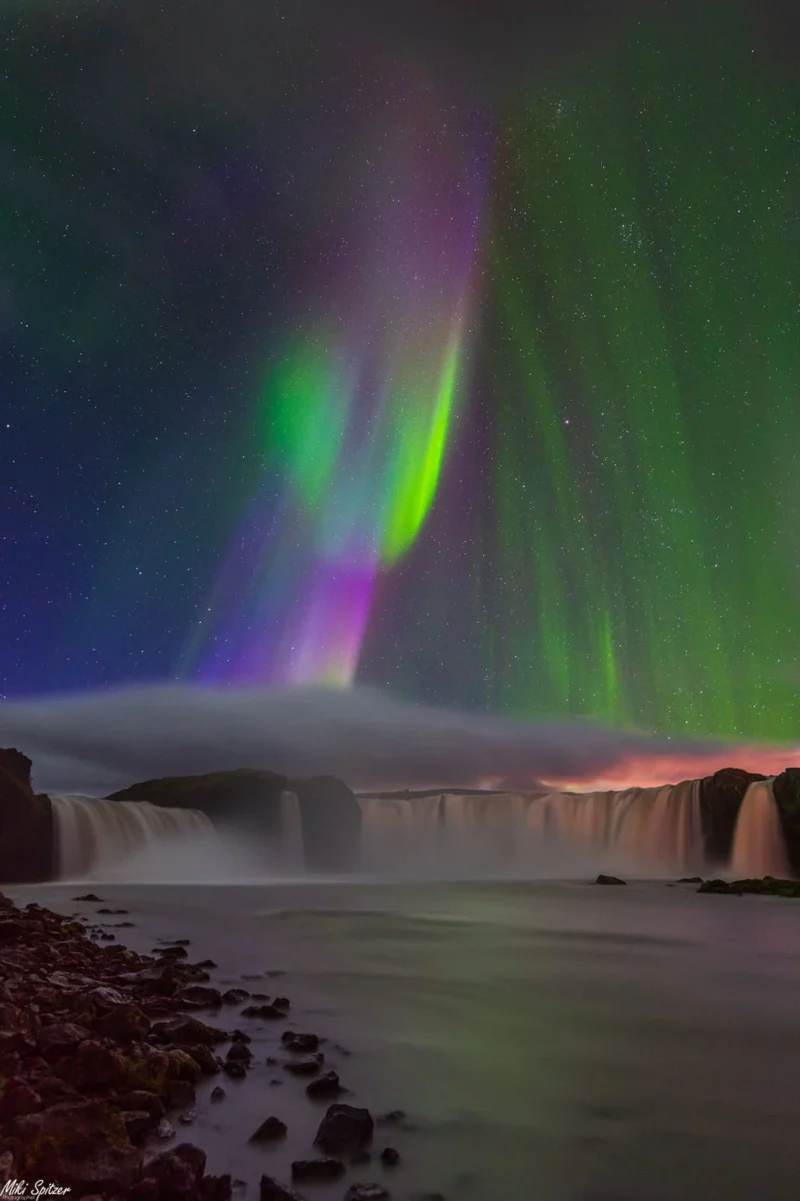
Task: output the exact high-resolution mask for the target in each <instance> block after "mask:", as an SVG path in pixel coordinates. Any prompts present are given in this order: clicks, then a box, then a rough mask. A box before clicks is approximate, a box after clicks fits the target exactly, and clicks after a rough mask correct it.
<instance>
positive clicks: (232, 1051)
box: [226, 1041, 253, 1063]
mask: <svg viewBox="0 0 800 1201" xmlns="http://www.w3.org/2000/svg"><path fill="white" fill-rule="evenodd" d="M252 1058H253V1052H252V1051H251V1050H250V1048H249V1047H248V1045H247V1043H243V1042H238V1041H237V1042H235V1043H232V1044H231V1045H230V1047H229V1048H228V1054H227V1056H226V1061H227V1062H228V1063H233V1062H234V1061H238V1062H239V1063H249V1062H250V1060H251V1059H252Z"/></svg>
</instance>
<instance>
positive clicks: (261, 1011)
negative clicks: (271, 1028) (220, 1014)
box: [242, 1005, 285, 1021]
mask: <svg viewBox="0 0 800 1201" xmlns="http://www.w3.org/2000/svg"><path fill="white" fill-rule="evenodd" d="M284 1016H285V1014H284V1012H283V1010H282V1009H276V1008H275V1006H274V1005H246V1006H245V1007H244V1009H243V1010H242V1017H243V1018H264V1019H265V1020H266V1021H281V1020H282V1019H283V1018H284Z"/></svg>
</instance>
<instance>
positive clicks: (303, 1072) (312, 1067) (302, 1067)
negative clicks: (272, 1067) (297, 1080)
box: [283, 1055, 323, 1076]
mask: <svg viewBox="0 0 800 1201" xmlns="http://www.w3.org/2000/svg"><path fill="white" fill-rule="evenodd" d="M322 1061H323V1056H322V1055H303V1056H301V1057H300V1058H299V1059H290V1060H288V1061H287V1062H286V1063H285V1064H284V1065H283V1069H284V1071H285V1072H291V1074H292V1075H293V1076H316V1074H317V1073H318V1072H319V1069H320V1064H321V1063H322Z"/></svg>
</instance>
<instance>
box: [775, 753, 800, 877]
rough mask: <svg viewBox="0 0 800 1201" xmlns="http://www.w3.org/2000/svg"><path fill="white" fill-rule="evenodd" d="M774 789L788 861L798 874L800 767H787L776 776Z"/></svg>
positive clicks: (799, 866) (799, 868)
mask: <svg viewBox="0 0 800 1201" xmlns="http://www.w3.org/2000/svg"><path fill="white" fill-rule="evenodd" d="M774 790H775V800H776V801H777V802H778V808H779V809H780V812H781V822H782V824H783V834H784V837H785V839H786V850H787V852H788V855H789V863H790V864H791V866H792V870H793V871H794V872H795V873H796V874H797V875H798V876H800V767H787V768H786V769H785V770H784V771H782V772H781V774H780V775H779V776H776V777H775V785H774Z"/></svg>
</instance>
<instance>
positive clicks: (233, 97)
mask: <svg viewBox="0 0 800 1201" xmlns="http://www.w3.org/2000/svg"><path fill="white" fill-rule="evenodd" d="M190 7H191V6H190ZM302 7H303V6H300V8H302ZM501 7H502V6H501ZM145 8H146V12H147V19H148V20H156V18H155V17H154V16H153V13H151V12H150V10H149V7H147V6H145ZM145 8H143V12H142V14H140V15H138V16H137V17H136V18H134V17H132V16H131V15H130V14H128V15H124V14H123V11H122V9H119V10H117V9H115V8H114V7H113V6H112V7H111V8H110V10H109V12H110V14H111V15H106V16H105V17H102V16H99V15H97V14H94V13H92V12H90V11H89V9H88V6H87V8H86V9H84V8H83V7H82V6H81V5H77V6H76V9H75V10H74V15H73V17H72V18H70V22H69V24H68V25H67V22H66V18H65V19H63V20H56V19H55V18H54V17H52V15H48V14H47V9H46V6H45V8H44V9H43V8H37V9H32V10H31V12H30V13H29V14H28V15H27V16H23V17H14V18H13V21H12V19H11V18H4V19H5V20H7V21H8V24H9V29H10V30H12V32H13V38H12V44H13V45H12V52H11V53H10V55H9V67H8V87H9V89H10V94H9V95H10V98H9V103H8V104H7V105H6V106H5V111H4V114H3V115H2V117H0V120H2V121H3V122H4V136H5V144H6V147H7V151H6V154H7V162H8V171H7V175H8V179H9V187H8V188H7V194H6V196H5V200H4V209H5V214H4V220H3V223H2V226H0V239H2V242H1V244H2V271H3V276H2V281H3V282H2V293H1V295H2V298H3V303H2V313H1V314H0V315H1V316H2V337H3V342H2V364H3V366H2V370H3V378H4V382H5V385H6V386H5V388H4V398H5V403H4V410H5V417H4V420H3V421H2V423H0V434H2V435H3V444H4V456H3V460H4V475H5V478H4V480H3V485H2V486H3V489H4V496H5V501H4V510H5V520H4V527H5V528H4V541H3V546H4V562H5V565H6V568H7V570H6V572H5V573H4V575H5V578H4V580H3V582H2V585H0V588H2V599H0V606H2V612H3V617H4V624H3V648H4V649H3V656H2V660H1V661H0V690H2V692H3V694H4V695H6V696H19V695H29V694H32V693H42V692H49V691H55V690H62V689H87V688H91V687H93V686H97V685H103V684H109V683H112V684H116V683H125V682H137V681H153V680H170V679H177V680H181V681H184V682H187V681H192V680H197V681H200V682H203V683H215V684H220V685H227V684H235V685H241V684H277V685H283V684H313V683H324V684H333V685H337V686H339V687H341V686H346V685H348V684H351V683H354V682H355V683H362V684H366V685H374V686H378V687H380V688H383V689H386V690H388V691H389V692H393V693H396V694H398V695H400V696H403V697H407V698H410V699H418V700H421V701H426V702H430V703H440V704H446V705H451V706H459V707H461V708H464V709H469V710H473V711H475V710H477V711H488V712H490V713H495V714H503V715H509V716H514V717H590V718H598V719H601V720H602V721H603V722H605V723H608V724H611V725H614V726H619V727H622V728H624V729H631V730H643V731H648V732H650V731H652V732H655V733H659V734H664V735H675V736H679V735H697V736H700V737H706V736H708V737H712V736H719V737H723V738H730V739H734V740H739V741H741V742H747V743H750V742H756V741H766V742H773V743H774V742H795V743H796V741H797V730H798V726H799V725H800V703H799V702H798V688H799V687H800V651H798V645H800V629H799V628H798V599H797V598H798V597H799V596H800V542H799V541H798V537H799V535H798V530H800V489H799V488H798V484H797V482H796V478H795V477H796V474H797V468H796V463H797V461H798V456H800V422H799V421H798V417H799V416H800V290H799V288H798V283H799V281H800V259H799V258H798V252H799V251H800V231H799V230H798V225H797V197H798V183H799V182H800V180H799V178H798V167H799V166H800V116H798V114H799V113H800V107H798V101H799V100H800V94H799V93H800V83H798V81H797V78H796V73H795V75H794V76H793V74H792V71H791V69H790V67H789V66H788V65H787V61H786V57H789V56H786V57H785V56H784V52H785V49H786V38H785V36H783V35H782V33H781V30H783V31H784V33H785V28H786V27H784V26H781V25H780V23H779V22H778V20H777V16H778V15H779V13H780V12H781V11H782V10H781V6H780V5H779V4H778V3H777V0H776V3H774V4H772V5H771V6H770V5H767V6H766V8H759V7H758V6H756V5H755V4H752V5H748V4H742V5H738V6H733V7H732V6H726V7H725V8H724V10H723V9H722V8H717V7H708V8H704V9H703V10H702V12H699V13H698V11H696V10H695V11H691V12H690V11H689V10H688V9H685V8H684V7H683V6H682V5H680V4H675V5H674V6H671V7H670V6H667V10H666V11H665V13H664V14H662V15H658V14H656V15H651V16H648V17H647V19H642V20H629V19H626V20H623V21H621V24H620V27H619V29H617V28H616V27H615V29H614V33H613V36H611V34H610V33H609V36H608V38H604V39H600V40H599V41H598V42H597V44H596V45H595V44H594V43H592V44H591V45H588V46H587V45H586V44H585V43H584V42H583V41H581V43H580V45H579V46H576V48H575V50H574V53H572V52H569V51H568V50H567V51H565V50H564V47H563V46H562V45H561V43H559V47H558V53H555V49H554V51H553V54H552V56H551V61H547V62H543V61H542V51H541V47H540V48H539V53H538V55H534V54H533V53H531V65H530V68H529V69H527V68H525V67H524V66H523V67H522V68H520V66H519V59H520V54H519V46H518V45H514V46H513V47H512V44H511V43H512V41H514V38H513V36H512V34H509V38H508V42H507V43H506V48H507V55H508V58H507V63H508V72H507V73H508V76H509V78H508V79H505V78H504V65H503V64H504V60H503V56H502V54H500V61H499V62H498V64H497V65H496V66H494V67H492V69H491V72H490V75H491V80H490V84H485V83H484V82H481V83H480V85H479V84H478V83H473V84H471V83H470V72H473V71H474V74H475V77H476V78H477V76H478V74H479V72H478V71H477V70H476V69H475V68H474V62H475V55H476V54H477V55H480V45H481V37H480V31H479V30H478V29H476V31H474V32H473V34H472V35H470V33H469V30H464V31H463V37H464V38H465V39H469V38H471V41H470V45H469V47H468V48H466V49H465V50H464V52H463V55H462V59H463V61H461V62H459V63H457V64H455V65H454V64H453V62H451V59H450V57H447V58H446V59H444V58H440V57H437V55H436V53H435V52H431V51H430V50H429V49H428V48H427V47H422V46H420V48H419V52H418V53H415V50H414V44H413V37H412V36H411V34H410V33H409V36H408V37H406V38H394V37H393V38H391V39H390V38H388V37H387V38H386V39H385V40H384V41H381V38H380V31H378V33H376V34H374V35H371V36H372V37H373V39H374V40H373V41H370V40H369V39H368V38H367V35H366V34H365V33H363V31H362V32H361V33H359V35H358V36H356V33H355V32H354V31H353V30H352V29H351V30H350V34H349V36H348V38H344V35H342V38H341V39H340V40H339V41H336V40H335V39H334V41H333V42H332V43H331V45H327V44H326V38H327V37H328V34H327V32H325V31H326V30H328V27H327V26H325V30H323V29H322V26H321V25H320V26H319V28H317V25H315V23H314V20H316V17H314V20H312V19H311V17H308V11H310V10H313V5H311V6H310V8H309V9H308V10H304V11H306V16H307V18H308V22H307V24H304V25H303V26H302V29H301V28H300V24H301V22H300V18H294V20H295V24H294V25H293V24H292V21H293V18H292V16H291V14H289V13H288V10H287V12H286V13H284V12H283V11H282V10H280V9H276V14H275V15H271V16H270V18H269V21H270V22H273V21H274V22H276V24H274V25H273V24H265V25H264V28H263V30H262V35H263V37H264V39H265V40H264V42H263V56H262V57H263V61H262V59H261V58H259V56H258V55H257V54H255V53H254V52H252V53H251V51H250V50H249V49H248V44H249V43H251V42H253V41H254V39H255V38H256V33H255V32H254V31H253V30H252V29H250V28H249V26H248V27H247V30H245V25H246V21H245V13H246V12H250V11H251V10H250V8H249V7H248V6H247V5H246V4H242V6H241V11H240V10H239V9H238V8H237V10H236V12H237V13H238V18H237V19H240V20H241V23H242V32H241V35H240V36H239V35H237V33H236V30H237V28H238V27H237V21H236V20H233V19H232V27H231V29H229V30H228V31H227V32H226V35H225V37H224V38H222V35H221V33H220V30H219V28H218V27H214V26H213V25H212V26H210V27H209V31H208V32H207V33H206V34H203V33H202V32H201V30H200V27H199V26H197V27H195V25H194V23H190V22H189V21H188V18H187V17H186V16H185V14H184V16H183V17H181V18H178V17H176V18H175V21H176V23H175V26H174V28H173V27H172V26H170V28H169V29H167V28H166V26H165V27H164V30H161V33H162V34H163V37H161V39H160V40H159V38H158V37H156V36H155V32H154V31H153V30H148V28H147V26H146V20H145ZM252 11H253V12H254V11H255V10H252ZM787 11H788V10H787ZM768 18H769V19H768ZM398 19H399V18H398ZM253 20H255V17H254V18H253ZM264 20H265V21H267V18H264ZM321 20H322V18H320V21H321ZM476 20H477V18H476ZM181 21H183V22H184V24H183V25H182V24H181ZM190 25H191V36H190V34H189V32H188V31H189V28H190ZM160 28H161V27H160V26H158V24H157V23H156V26H155V27H154V29H155V31H156V32H158V30H160ZM180 30H183V33H182V34H181V37H183V38H184V40H183V41H181V40H180V38H179V36H178V32H179V31H180ZM315 31H316V32H315ZM414 36H416V34H415V35H414ZM459 36H461V35H459ZM360 37H361V38H364V39H367V40H362V41H359V38H360ZM215 38H220V39H221V40H220V49H219V62H220V63H221V64H222V65H221V66H219V68H218V67H217V66H214V64H215V63H217V58H215V57H214V54H215V53H216V51H214V53H212V49H213V47H214V39H215ZM455 41H456V43H457V42H458V38H456V39H455ZM156 42H157V43H158V49H157V51H156V49H154V46H155V43H156ZM176 47H177V48H176ZM496 49H497V48H496V47H495V48H494V50H493V53H495V52H496ZM457 51H458V46H457V44H456V48H455V50H454V51H453V55H454V56H455V57H456V58H458V53H457ZM170 56H171V57H170ZM523 57H524V56H523ZM545 57H546V56H545ZM493 61H494V60H493ZM512 62H513V70H512V66H511V64H512ZM209 64H211V65H209ZM456 66H457V67H458V69H456Z"/></svg>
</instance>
